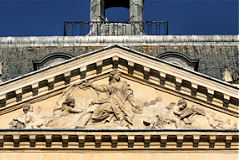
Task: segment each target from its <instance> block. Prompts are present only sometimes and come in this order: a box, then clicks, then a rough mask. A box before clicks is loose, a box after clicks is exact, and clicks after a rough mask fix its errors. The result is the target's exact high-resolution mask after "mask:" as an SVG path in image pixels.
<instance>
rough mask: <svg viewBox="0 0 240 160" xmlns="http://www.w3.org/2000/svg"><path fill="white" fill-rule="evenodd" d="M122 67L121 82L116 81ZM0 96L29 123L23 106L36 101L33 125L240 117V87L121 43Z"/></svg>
mask: <svg viewBox="0 0 240 160" xmlns="http://www.w3.org/2000/svg"><path fill="white" fill-rule="evenodd" d="M118 72H119V73H120V81H119V82H116V83H114V84H113V83H111V80H109V77H111V76H114V75H115V74H117V73H118ZM94 86H95V87H94ZM96 86H98V87H99V88H97V87H96ZM114 93H115V94H116V95H114ZM114 96H117V97H114ZM69 97H71V98H73V99H74V100H75V106H74V107H73V109H69V108H68V107H69V106H68V105H67V104H68V100H67V99H68V98H69ZM0 101H1V103H0V104H1V108H0V114H1V115H0V119H4V120H5V121H8V122H11V121H12V120H14V119H15V120H16V121H23V123H25V119H24V118H23V117H24V116H22V115H23V111H22V109H20V108H22V107H23V106H24V105H25V104H29V103H30V104H31V105H32V106H33V109H34V111H33V113H32V114H33V115H32V116H35V117H36V119H37V120H36V121H38V120H39V121H38V122H36V124H34V125H35V128H36V126H38V123H40V124H41V123H44V124H46V123H47V126H45V127H46V128H78V127H79V128H90V129H95V128H97V129H101V128H112V129H115V128H117V129H119V128H120V129H121V128H123V129H124V128H125V129H126V128H130V129H132V128H133V129H151V128H158V129H166V128H167V129H169V128H170V129H171V128H199V129H201V128H203V129H235V128H236V127H237V126H236V123H237V119H238V88H237V87H235V86H232V85H231V84H228V83H225V82H222V81H219V80H217V79H214V78H211V77H208V76H205V75H202V74H200V73H197V72H194V71H190V70H187V69H184V68H180V67H178V66H175V65H172V64H169V63H167V62H165V61H162V60H159V59H156V58H154V57H151V56H148V55H145V54H143V53H139V52H136V51H132V50H130V49H128V48H125V47H121V46H111V47H107V48H104V49H101V50H99V51H94V52H91V53H88V54H84V55H81V56H78V57H75V58H72V59H70V60H67V61H65V62H63V63H61V64H58V65H55V66H52V67H48V68H44V69H41V70H39V71H36V72H33V73H29V74H28V75H24V76H22V77H19V78H16V79H13V80H10V81H7V82H4V83H3V84H0ZM69 101H71V100H69ZM182 101H183V102H182ZM181 103H183V104H185V103H186V104H187V107H186V108H183V109H181V108H179V107H180V106H181ZM63 105H66V108H67V109H66V110H68V111H66V112H65V111H64V107H63ZM39 106H40V108H41V109H40V110H39V111H38V109H37V108H38V107H39ZM62 107H63V108H62ZM71 107H72V106H71ZM37 112H39V113H37ZM21 116H22V117H21ZM30 116H31V115H30ZM40 117H41V118H40ZM69 121H71V123H69V124H66V123H65V122H69ZM63 123H64V125H65V126H64V125H63ZM11 125H13V124H11ZM40 126H41V125H40ZM7 127H8V124H3V125H2V127H1V126H0V128H7ZM25 127H26V126H25ZM28 127H29V126H28ZM33 128H34V127H33Z"/></svg>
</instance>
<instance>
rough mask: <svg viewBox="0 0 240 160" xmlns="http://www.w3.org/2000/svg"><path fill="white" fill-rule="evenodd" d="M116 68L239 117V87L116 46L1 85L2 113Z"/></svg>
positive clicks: (0, 104)
mask: <svg viewBox="0 0 240 160" xmlns="http://www.w3.org/2000/svg"><path fill="white" fill-rule="evenodd" d="M112 69H118V70H120V71H121V72H122V73H124V74H123V76H125V77H126V78H130V79H131V77H132V78H133V79H134V80H139V81H140V82H141V83H146V84H148V85H152V86H154V87H156V88H158V89H160V90H164V91H165V92H168V93H169V92H171V94H181V95H183V96H184V95H185V96H186V98H187V99H189V100H191V101H197V102H198V103H201V104H202V105H204V106H207V107H210V108H213V109H215V110H218V111H221V112H224V113H227V114H229V115H232V116H235V117H238V88H237V87H234V86H232V85H229V84H227V83H224V82H221V83H220V81H217V80H216V81H213V80H212V79H211V78H210V77H207V76H205V77H204V76H202V75H201V74H199V75H198V74H195V72H192V71H188V70H184V69H182V68H180V67H177V66H174V65H171V64H169V63H166V62H163V61H161V60H157V59H155V58H153V57H151V56H146V55H144V54H141V53H138V52H133V51H131V50H129V49H126V48H123V47H120V46H113V47H109V48H106V49H103V50H100V51H95V52H92V53H88V54H85V55H83V56H79V57H75V58H73V59H71V60H67V61H66V62H63V63H61V64H58V65H56V66H53V67H48V68H45V69H42V70H39V71H37V72H33V73H31V74H30V75H28V76H24V77H22V78H21V77H20V78H19V79H14V80H12V81H10V82H5V83H3V84H1V85H0V106H1V107H0V114H5V113H8V112H10V111H12V110H16V109H18V108H17V107H18V105H19V104H21V103H24V102H26V101H30V100H32V99H34V98H35V99H36V98H39V97H42V96H44V95H50V94H57V93H58V94H60V92H61V90H62V89H64V88H66V87H67V86H69V85H70V84H75V83H79V82H81V81H83V80H86V79H94V78H101V75H102V76H107V74H108V73H109V72H110V71H111V70H112Z"/></svg>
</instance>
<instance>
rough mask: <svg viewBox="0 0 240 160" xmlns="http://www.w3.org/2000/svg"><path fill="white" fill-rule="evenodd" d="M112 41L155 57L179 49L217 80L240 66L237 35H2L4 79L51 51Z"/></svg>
mask: <svg viewBox="0 0 240 160" xmlns="http://www.w3.org/2000/svg"><path fill="white" fill-rule="evenodd" d="M113 44H120V45H124V46H126V47H128V48H130V49H133V50H137V51H139V52H143V53H145V54H148V55H151V56H154V57H156V56H159V55H161V54H163V53H165V52H179V53H182V54H184V55H186V56H187V57H189V58H191V59H197V60H199V66H198V71H199V72H200V73H203V74H206V75H209V76H212V77H216V78H218V79H222V73H223V71H224V69H225V67H226V66H229V68H230V70H231V71H232V72H234V71H235V70H237V69H238V67H239V62H238V59H239V48H238V38H237V36H99V37H97V36H96V37H95V36H91V37H90V36H89V37H88V36H85V37H2V38H0V61H4V64H3V75H2V79H3V81H6V80H9V79H12V78H15V77H18V76H21V75H23V74H26V73H29V72H32V71H34V70H33V63H32V61H33V60H39V59H42V58H43V57H44V56H46V55H48V54H50V53H55V52H62V53H67V54H70V55H72V56H77V55H81V54H84V53H87V52H91V51H94V50H98V49H100V48H103V47H106V46H109V45H113ZM5 62H6V63H5Z"/></svg>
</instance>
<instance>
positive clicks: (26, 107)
mask: <svg viewBox="0 0 240 160" xmlns="http://www.w3.org/2000/svg"><path fill="white" fill-rule="evenodd" d="M28 111H30V112H33V107H32V106H31V104H30V103H26V104H24V105H23V112H24V113H27V112H28Z"/></svg>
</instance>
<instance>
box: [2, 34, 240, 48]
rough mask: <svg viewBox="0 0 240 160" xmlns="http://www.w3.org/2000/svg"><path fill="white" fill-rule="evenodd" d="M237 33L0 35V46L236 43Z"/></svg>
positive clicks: (234, 44)
mask: <svg viewBox="0 0 240 160" xmlns="http://www.w3.org/2000/svg"><path fill="white" fill-rule="evenodd" d="M238 42H239V39H238V36H237V35H210V36H209V35H208V36H204V35H184V36H179V35H167V36H143V35H141V36H48V37H0V47H10V46H21V47H24V46H29V47H34V46H79V45H81V46H109V45H115V44H118V45H126V46H139V45H146V46H150V45H157V46H159V44H161V45H228V46H229V45H232V46H236V45H238Z"/></svg>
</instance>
